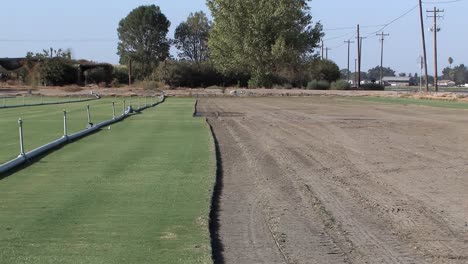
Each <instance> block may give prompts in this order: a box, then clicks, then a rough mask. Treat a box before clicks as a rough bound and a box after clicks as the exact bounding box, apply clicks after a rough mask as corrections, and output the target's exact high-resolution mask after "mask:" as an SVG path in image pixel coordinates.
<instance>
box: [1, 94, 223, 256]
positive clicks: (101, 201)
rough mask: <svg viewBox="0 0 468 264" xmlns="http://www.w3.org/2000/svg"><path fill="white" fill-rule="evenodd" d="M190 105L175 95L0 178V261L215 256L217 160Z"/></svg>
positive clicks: (206, 130) (102, 104)
mask: <svg viewBox="0 0 468 264" xmlns="http://www.w3.org/2000/svg"><path fill="white" fill-rule="evenodd" d="M105 102H106V101H105V100H104V101H101V102H97V104H96V105H94V106H93V107H95V108H99V107H102V108H107V107H108V106H107V104H106V103H105ZM193 105H194V100H192V99H169V100H168V101H166V102H165V103H164V104H162V105H160V106H158V107H156V108H150V109H148V110H145V111H144V112H143V113H142V114H138V115H135V116H132V117H130V118H128V119H126V120H125V121H123V122H121V123H118V124H115V125H113V126H112V127H111V129H110V130H107V129H106V130H103V131H101V132H99V133H97V134H93V135H91V136H89V137H86V138H84V139H81V140H80V141H78V142H75V143H72V144H70V145H67V146H65V147H63V148H62V149H59V150H57V151H55V152H53V153H51V154H50V155H48V156H46V157H44V158H43V159H41V160H40V161H38V162H36V163H34V164H33V165H31V166H29V167H27V168H25V169H24V170H21V171H19V172H17V173H15V174H12V175H10V176H9V177H7V178H4V179H2V180H0V212H1V213H0V263H12V264H14V263H211V252H210V242H209V231H208V215H209V207H210V199H211V193H212V187H213V184H214V180H215V166H216V165H215V163H216V161H215V153H214V146H213V140H212V137H211V134H210V131H209V128H208V126H207V124H206V123H205V121H204V120H203V119H197V118H192V113H193ZM40 109H41V108H38V109H37V111H39V113H37V114H36V115H38V116H42V115H44V113H43V112H42V111H45V110H40ZM59 109H60V108H59ZM80 109H81V108H80V107H78V108H77V109H75V110H74V111H78V112H79V111H80ZM109 109H110V107H109ZM41 113H42V115H41ZM9 115H11V116H12V117H11V119H12V120H13V121H15V119H16V116H17V114H14V113H10V114H9ZM109 115H110V114H107V115H106V114H105V111H103V113H102V116H99V117H97V118H103V119H104V118H108V117H109ZM45 116H47V115H46V114H45ZM58 117H60V113H59V114H58ZM2 121H3V118H2ZM49 122H51V121H49ZM77 127H80V125H77ZM59 128H60V125H58V126H57V129H58V130H59ZM58 135H60V133H59V134H58Z"/></svg>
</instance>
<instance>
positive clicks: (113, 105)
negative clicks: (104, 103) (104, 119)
mask: <svg viewBox="0 0 468 264" xmlns="http://www.w3.org/2000/svg"><path fill="white" fill-rule="evenodd" d="M112 119H115V102H112Z"/></svg>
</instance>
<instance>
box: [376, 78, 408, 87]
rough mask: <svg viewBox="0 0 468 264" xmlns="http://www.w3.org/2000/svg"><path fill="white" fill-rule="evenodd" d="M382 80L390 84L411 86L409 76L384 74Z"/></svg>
mask: <svg viewBox="0 0 468 264" xmlns="http://www.w3.org/2000/svg"><path fill="white" fill-rule="evenodd" d="M382 80H383V82H384V83H388V84H389V85H390V86H411V85H412V84H413V83H412V82H411V77H394V76H385V77H383V79H382Z"/></svg>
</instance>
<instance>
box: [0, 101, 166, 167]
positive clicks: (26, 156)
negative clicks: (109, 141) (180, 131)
mask: <svg viewBox="0 0 468 264" xmlns="http://www.w3.org/2000/svg"><path fill="white" fill-rule="evenodd" d="M165 100H166V97H165V96H164V95H162V96H161V101H159V102H156V103H153V104H150V105H145V106H143V107H140V108H137V109H134V110H133V111H134V112H136V113H139V112H141V111H143V110H145V109H148V108H150V107H155V106H157V105H159V104H161V103H163V102H164V101H165ZM132 115H133V114H132V113H131V111H124V113H123V114H122V115H121V116H119V117H113V118H112V119H109V120H106V121H103V122H101V123H99V124H95V125H92V126H89V127H88V128H87V129H85V130H82V131H80V132H77V133H74V134H71V135H67V132H66V112H64V135H63V137H61V138H59V139H57V140H55V141H52V142H50V143H47V144H45V145H43V146H40V147H38V148H36V149H34V150H31V151H29V152H26V153H20V155H19V156H18V157H17V158H16V159H13V160H10V161H8V162H6V163H4V164H1V165H0V175H1V174H3V173H6V172H8V171H10V170H12V169H15V168H18V167H19V166H21V165H23V164H25V163H26V162H28V161H30V160H33V159H35V158H37V157H39V156H41V155H43V154H46V153H48V152H49V151H51V150H52V149H55V148H57V147H59V146H64V145H66V144H68V143H70V142H73V141H75V140H78V139H80V138H83V137H85V136H88V135H90V134H93V133H94V132H96V131H98V130H100V129H102V128H103V127H106V126H109V125H112V124H115V123H117V122H120V121H122V120H124V119H126V118H127V117H129V116H132ZM18 123H19V124H20V133H22V121H21V119H20V120H19V121H18ZM20 140H21V141H22V139H20Z"/></svg>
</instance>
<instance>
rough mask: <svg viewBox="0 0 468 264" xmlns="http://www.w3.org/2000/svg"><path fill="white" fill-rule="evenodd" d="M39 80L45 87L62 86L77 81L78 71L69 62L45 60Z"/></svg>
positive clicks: (64, 60) (57, 59) (55, 59)
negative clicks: (40, 79)
mask: <svg viewBox="0 0 468 264" xmlns="http://www.w3.org/2000/svg"><path fill="white" fill-rule="evenodd" d="M40 72H41V78H42V81H43V82H44V83H45V84H47V85H57V86H63V85H66V84H73V83H76V81H77V76H78V70H77V69H76V68H75V67H73V65H72V63H71V61H70V60H67V59H63V58H53V59H48V60H45V61H44V63H43V64H42V66H41V70H40Z"/></svg>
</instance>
